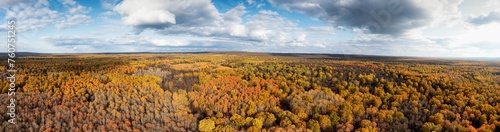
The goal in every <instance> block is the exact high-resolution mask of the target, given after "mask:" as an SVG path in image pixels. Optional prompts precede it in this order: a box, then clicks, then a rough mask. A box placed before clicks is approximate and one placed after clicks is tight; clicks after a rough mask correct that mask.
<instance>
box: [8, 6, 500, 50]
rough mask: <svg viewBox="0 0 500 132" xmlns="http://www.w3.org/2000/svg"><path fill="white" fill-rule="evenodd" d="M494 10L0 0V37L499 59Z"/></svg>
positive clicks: (37, 42)
mask: <svg viewBox="0 0 500 132" xmlns="http://www.w3.org/2000/svg"><path fill="white" fill-rule="evenodd" d="M497 7H500V1H498V0H475V1H464V0H428V1H421V0H342V1H332V0H233V1H226V0H212V1H210V0H10V1H0V19H1V20H3V22H1V24H0V31H3V32H7V31H6V30H7V28H6V27H7V25H6V22H7V20H11V19H15V20H16V21H17V26H16V29H17V31H18V49H17V50H18V51H24V52H43V53H97V52H193V51H251V52H279V53H332V54H368V55H389V56H421V57H500V39H498V34H500V9H498V8H497ZM5 34H6V33H5ZM5 34H0V37H2V38H5V39H6V37H7V36H5ZM0 48H1V50H6V45H2V46H1V47H0Z"/></svg>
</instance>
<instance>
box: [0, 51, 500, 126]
mask: <svg viewBox="0 0 500 132" xmlns="http://www.w3.org/2000/svg"><path fill="white" fill-rule="evenodd" d="M5 60H6V59H5ZM2 66H3V68H1V70H2V72H5V69H6V66H7V64H6V63H5V64H4V63H3V62H2ZM16 66H17V70H18V72H17V75H16V77H17V81H16V85H17V87H18V90H17V93H16V98H17V101H16V105H17V106H16V109H17V112H16V113H17V117H16V124H15V125H12V124H10V123H9V122H7V120H8V119H10V117H9V116H8V115H7V114H6V113H7V108H6V107H5V106H6V105H7V104H8V103H9V100H8V98H10V97H8V95H7V94H6V92H7V91H8V87H9V82H8V81H7V80H6V79H2V80H0V87H2V89H1V90H2V91H1V93H2V94H0V102H2V103H1V104H2V105H1V106H2V108H1V109H0V114H1V115H2V116H0V123H1V124H2V125H0V131H74V132H78V131H103V132H105V131H152V132H156V131H313V132H318V131H363V132H364V131H424V132H430V131H460V132H466V131H481V132H491V131H500V116H499V114H500V63H499V62H478V61H452V60H437V59H422V58H388V57H385V58H384V57H349V56H343V57H342V56H340V57H336V56H329V55H293V54H290V55H286V54H257V53H200V54H79V55H42V56H24V57H19V58H18V60H17V61H16ZM2 75H3V78H5V77H7V75H6V74H2Z"/></svg>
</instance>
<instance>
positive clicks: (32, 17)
mask: <svg viewBox="0 0 500 132" xmlns="http://www.w3.org/2000/svg"><path fill="white" fill-rule="evenodd" d="M59 2H60V3H61V4H63V6H64V8H65V9H67V10H66V11H61V12H59V11H56V10H51V9H50V8H49V2H48V1H47V0H39V1H36V2H33V1H22V2H17V3H11V4H12V5H9V7H8V8H6V16H5V18H4V19H6V20H8V19H16V20H17V23H18V24H17V30H18V31H32V30H38V29H41V28H45V27H47V26H49V25H55V27H56V28H57V29H58V30H60V29H63V28H68V27H73V26H76V25H80V24H82V23H89V22H90V21H91V17H90V16H87V15H86V14H88V13H89V12H90V10H91V8H89V7H84V6H81V5H79V4H78V3H77V2H76V1H73V0H60V1H59Z"/></svg>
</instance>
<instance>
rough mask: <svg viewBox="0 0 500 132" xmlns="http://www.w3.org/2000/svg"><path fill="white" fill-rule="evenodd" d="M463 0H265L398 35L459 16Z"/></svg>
mask: <svg viewBox="0 0 500 132" xmlns="http://www.w3.org/2000/svg"><path fill="white" fill-rule="evenodd" d="M462 1H463V0H440V1H435V2H428V1H421V0H364V1H355V0H341V1H331V0H269V2H270V3H271V4H272V5H274V6H277V7H279V8H282V9H285V10H288V11H293V12H300V13H304V14H306V15H309V16H311V17H313V18H317V19H319V20H321V21H324V22H326V23H329V24H332V25H334V26H342V27H348V28H361V29H365V30H366V31H368V32H369V33H375V34H389V35H401V34H404V33H405V32H408V31H411V30H414V29H419V28H423V27H427V26H432V25H435V24H438V23H440V22H443V21H447V22H449V21H456V20H459V18H460V17H461V13H460V12H459V10H458V8H457V6H458V5H459V4H460V3H462Z"/></svg>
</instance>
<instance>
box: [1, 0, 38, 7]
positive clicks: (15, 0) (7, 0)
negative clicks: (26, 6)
mask: <svg viewBox="0 0 500 132" xmlns="http://www.w3.org/2000/svg"><path fill="white" fill-rule="evenodd" d="M31 1H33V0H2V1H0V7H9V6H11V5H15V4H19V3H26V2H31Z"/></svg>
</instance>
